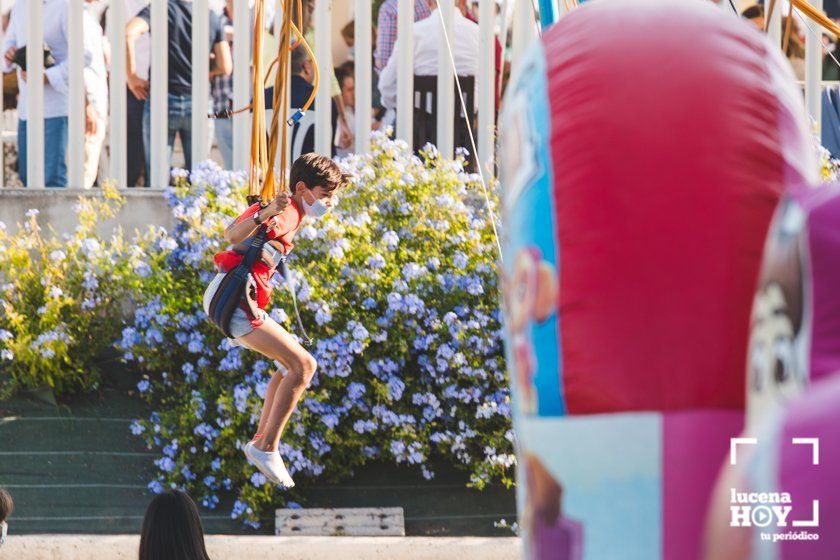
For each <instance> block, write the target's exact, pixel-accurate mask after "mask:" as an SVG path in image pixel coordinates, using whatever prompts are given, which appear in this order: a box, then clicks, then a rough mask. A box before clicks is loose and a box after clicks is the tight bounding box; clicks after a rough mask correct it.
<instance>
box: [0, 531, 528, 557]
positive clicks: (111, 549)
mask: <svg viewBox="0 0 840 560" xmlns="http://www.w3.org/2000/svg"><path fill="white" fill-rule="evenodd" d="M138 544H139V537H136V536H127V535H119V536H110V537H108V536H86V535H82V536H64V535H39V536H37V537H36V536H30V537H19V538H17V539H10V540H9V541H8V543H7V544H6V545H5V546H4V547H3V548H2V549H0V559H2V560H5V559H6V558H9V559H12V558H14V559H15V560H55V559H59V558H60V559H61V560H90V559H91V558H96V560H131V559H134V558H136V557H137V547H138ZM520 548H521V544H520V542H519V539H516V538H481V537H462V538H445V537H442V538H426V537H230V536H214V537H208V538H207V552H208V554H209V556H210V557H211V558H213V559H214V560H240V559H245V558H278V559H283V560H310V559H311V560H322V559H324V558H330V560H393V559H395V558H399V559H400V560H518V559H519V558H521V550H520Z"/></svg>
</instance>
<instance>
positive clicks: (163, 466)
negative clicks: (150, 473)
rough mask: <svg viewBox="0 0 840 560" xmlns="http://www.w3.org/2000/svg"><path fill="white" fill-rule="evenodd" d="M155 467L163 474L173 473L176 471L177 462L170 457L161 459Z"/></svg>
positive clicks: (156, 462)
mask: <svg viewBox="0 0 840 560" xmlns="http://www.w3.org/2000/svg"><path fill="white" fill-rule="evenodd" d="M155 465H157V467H158V468H159V469H160V470H162V471H163V472H167V473H168V472H172V471H173V470H174V469H175V461H173V460H172V459H170V458H169V457H161V458H160V459H158V460H157V461H155Z"/></svg>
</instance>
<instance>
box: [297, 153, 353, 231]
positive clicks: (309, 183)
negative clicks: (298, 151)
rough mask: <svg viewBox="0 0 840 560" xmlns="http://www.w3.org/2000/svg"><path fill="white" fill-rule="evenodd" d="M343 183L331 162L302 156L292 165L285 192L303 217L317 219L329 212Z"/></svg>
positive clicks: (339, 170) (311, 154)
mask: <svg viewBox="0 0 840 560" xmlns="http://www.w3.org/2000/svg"><path fill="white" fill-rule="evenodd" d="M346 182H347V176H346V175H345V174H344V173H342V172H341V169H340V168H339V167H338V164H336V163H335V162H334V161H333V160H331V159H330V158H328V157H325V156H321V155H318V154H316V153H314V152H310V153H308V154H303V155H302V156H300V157H299V158H297V159H296V160H295V162H294V163H293V164H292V169H291V171H290V172H289V190H290V191H291V192H292V199H293V200H294V201H295V203H297V205H298V208H300V209H301V210H303V211H304V213H305V214H306V215H307V216H311V217H313V218H319V217H321V216H323V215H324V214H326V213H327V212H329V210H330V208H332V206H333V203H334V200H335V198H334V197H335V194H336V192H338V191H339V190H340V189H341V188H343V187H344V185H345V184H346Z"/></svg>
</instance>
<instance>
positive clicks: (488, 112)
mask: <svg viewBox="0 0 840 560" xmlns="http://www.w3.org/2000/svg"><path fill="white" fill-rule="evenodd" d="M495 5H496V3H495V2H494V0H480V1H479V5H478V34H479V47H478V57H479V58H478V80H477V83H476V89H477V90H478V99H477V109H478V139H477V140H478V154H475V155H476V157H477V158H478V165H480V166H482V169H485V170H486V171H487V174H488V175H489V176H490V177H492V176H493V174H494V173H493V162H494V150H493V146H494V144H495V137H496V131H495V125H496V71H495V62H496V56H495V55H496V44H495V38H496V34H495V29H494V27H495V25H494V24H495V22H494V17H493V15H494V14H493V8H494V6H495Z"/></svg>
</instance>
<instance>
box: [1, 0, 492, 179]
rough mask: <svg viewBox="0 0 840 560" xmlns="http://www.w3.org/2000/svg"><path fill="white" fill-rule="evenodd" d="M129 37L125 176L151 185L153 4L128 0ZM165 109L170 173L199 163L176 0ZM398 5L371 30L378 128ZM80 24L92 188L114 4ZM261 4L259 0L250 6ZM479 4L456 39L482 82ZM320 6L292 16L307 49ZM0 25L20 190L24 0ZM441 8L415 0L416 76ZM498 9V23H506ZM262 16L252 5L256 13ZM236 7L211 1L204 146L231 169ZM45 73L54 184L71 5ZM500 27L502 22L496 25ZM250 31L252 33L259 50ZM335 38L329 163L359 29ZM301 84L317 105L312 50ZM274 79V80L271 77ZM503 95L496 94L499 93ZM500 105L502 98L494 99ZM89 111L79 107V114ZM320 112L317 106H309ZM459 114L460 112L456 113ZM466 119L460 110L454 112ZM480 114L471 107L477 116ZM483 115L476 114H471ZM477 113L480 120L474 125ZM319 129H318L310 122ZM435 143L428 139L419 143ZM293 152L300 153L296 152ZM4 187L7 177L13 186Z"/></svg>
mask: <svg viewBox="0 0 840 560" xmlns="http://www.w3.org/2000/svg"><path fill="white" fill-rule="evenodd" d="M124 1H125V21H123V22H119V25H121V26H123V25H124V32H125V39H126V99H127V111H126V134H127V138H126V142H127V150H126V153H127V161H126V166H127V171H128V173H127V179H128V185H129V186H141V185H147V184H148V183H149V181H148V179H147V178H148V177H149V152H150V127H151V99H150V78H151V72H150V68H151V46H152V38H153V36H154V33H155V30H154V28H153V25H152V22H151V13H150V2H149V0H124ZM167 3H168V13H167V16H168V17H167V26H168V29H167V32H168V35H167V37H168V38H167V43H168V44H167V51H168V69H167V96H168V98H167V102H168V130H167V149H168V154H169V163H170V165H181V166H183V167H185V168H187V169H189V168H191V167H192V164H193V161H192V155H193V146H192V135H193V133H192V112H193V107H192V103H193V99H192V93H193V86H192V65H193V63H194V60H193V56H192V20H193V13H192V12H193V3H192V2H191V1H190V0H167ZM398 3H399V2H398V0H379V1H377V2H374V18H373V21H372V22H371V28H372V29H371V31H372V38H373V45H374V49H373V53H372V60H371V61H370V64H371V66H372V70H373V71H372V72H371V75H372V79H371V83H370V84H364V87H366V88H367V87H369V88H370V94H371V95H370V96H371V99H372V104H371V105H372V106H371V114H372V115H373V119H372V122H371V127H372V128H373V129H374V130H376V129H379V128H381V127H383V126H389V125H393V123H394V122H395V117H396V115H395V111H396V75H397V71H396V69H397V67H398V61H396V60H395V59H394V57H393V54H394V52H395V47H396V45H397V16H398ZM85 4H86V7H85V13H84V18H83V34H84V50H85V53H84V65H85V70H84V88H85V106H84V114H85V150H84V151H85V162H84V185H83V186H84V187H85V188H90V187H92V186H94V185H96V184H98V183H99V182H100V181H102V180H104V179H105V178H106V176H107V172H108V165H107V160H108V152H109V149H108V135H107V128H108V110H109V109H108V102H109V97H110V92H109V80H108V78H109V69H110V67H111V62H112V60H111V57H112V55H111V47H110V44H109V41H108V36H109V34H110V33H109V30H108V28H107V26H108V25H109V24H111V18H109V17H108V13H107V12H108V9H109V8H108V5H109V4H110V2H107V1H104V0H86V3H85ZM274 4H275V3H274V2H269V3H267V4H266V5H267V9H268V12H269V13H268V14H267V17H266V23H267V26H266V30H265V31H266V36H265V39H266V40H265V41H264V52H263V53H260V54H261V56H262V57H263V61H264V67H268V66H269V64H270V62H271V60H272V59H273V58H274V57H275V56H276V54H277V46H278V45H277V37H276V33H275V29H274V22H275V18H274V14H273V13H272V11H273V10H274ZM251 5H252V6H253V0H252V2H251ZM477 5H478V2H477V0H455V8H454V13H453V18H454V19H453V30H452V35H451V37H450V39H451V41H452V49H453V56H454V60H455V66H456V68H457V71H458V74H459V75H460V76H464V77H470V76H472V77H474V76H476V75H477V73H478V54H479V39H478V23H477V22H478V19H477V13H478V6H477ZM316 7H317V6H316V0H305V1H304V2H303V13H302V14H294V17H295V20H296V21H298V18H300V20H301V21H302V22H303V28H302V32H303V35H304V37H305V38H306V39H307V41H308V42H309V44H310V45H311V46H312V47H313V49H314V48H315V41H314V37H315V33H314V28H313V24H314V10H315V9H316ZM4 8H5V10H4V15H3V20H2V25H3V29H4V31H5V34H4V40H3V45H2V53H3V58H2V61H0V67H1V69H2V71H3V72H4V74H5V76H4V90H3V91H4V109H16V110H17V121H18V122H17V136H16V138H17V171H18V174H19V177H20V181H21V183H23V185H26V184H27V173H26V169H27V166H26V161H27V153H26V135H27V130H26V120H27V107H26V84H27V79H32V77H31V76H27V73H26V55H25V51H26V30H27V27H28V22H27V17H28V15H27V2H26V0H13V1H9V0H7V1H6V3H5V4H4ZM437 10H438V4H437V1H436V0H415V2H414V20H415V24H414V29H413V34H414V41H413V42H414V47H413V51H414V52H413V60H414V73H415V74H416V75H419V76H426V75H427V76H435V75H436V74H437V71H438V54H437V49H438V45H439V44H443V42H444V39H443V37H442V34H441V32H440V30H441V25H440V21H439V18H438V16H437V15H436V11H437ZM498 11H499V10H498V4H497V14H496V15H497V20H498V18H499V15H498ZM250 13H251V15H252V18H253V7H251V9H250ZM234 17H235V14H234V9H233V0H215V1H211V10H210V13H209V21H208V24H209V51H208V53H207V58H208V62H207V63H208V65H209V78H210V79H209V83H208V93H209V96H210V97H209V99H210V108H209V115H208V121H209V128H210V135H209V136H210V138H209V143H208V146H207V149H206V152H207V154H208V156H210V155H211V154H213V156H214V157H215V158H216V159H217V160H218V161H219V163H220V164H222V165H223V166H224V167H225V168H227V169H231V168H232V167H233V126H232V116H231V115H232V113H233V112H234V111H235V110H237V109H239V108H238V107H234V102H233V65H234V61H233V56H232V52H233V43H234V41H235V40H238V38H237V37H235V36H234V35H235V33H234ZM43 27H44V47H43V49H44V74H43V76H41V77H40V78H39V79H42V80H43V83H44V130H45V134H44V144H45V154H46V155H47V157H46V158H45V169H44V175H45V182H46V185H47V186H50V187H63V186H66V185H67V165H66V159H67V158H66V153H67V142H68V134H67V133H68V111H69V107H68V96H69V75H68V44H67V35H68V33H67V30H68V0H44V6H43ZM496 28H498V25H496ZM250 29H251V26H250V24H249V37H247V38H246V40H247V41H248V42H249V44H250V43H251V40H252V37H251V36H250V33H252V32H251V31H250ZM338 31H340V33H339V32H336V33H335V37H336V41H341V42H343V43H344V44H343V45H338V46H339V47H340V48H338V49H336V48H335V47H336V45H333V47H334V48H333V51H334V52H336V51H339V52H342V53H345V54H344V56H343V57H340V59H339V60H335V61H334V62H335V67H334V68H332V69H331V70H332V71H331V72H329V73H328V74H325V73H324V70H323V69H321V76H326V78H325V79H328V80H329V81H330V93H331V98H332V103H331V105H332V107H331V112H332V118H331V121H332V125H333V130H334V132H335V135H334V139H333V149H332V155H339V156H341V155H345V154H347V153H349V152H351V151H352V150H353V147H354V145H355V137H354V134H355V132H354V131H355V115H356V96H355V92H356V83H355V65H356V64H357V63H358V61H356V60H355V57H354V51H353V47H354V44H355V22H354V21H352V20H351V21H349V22H346V23H345V24H344V25H343V26H342V27H340V28H339V30H338ZM291 66H292V74H293V77H292V81H291V84H290V97H291V105H292V107H293V108H300V107H301V106H302V105H303V104H304V102H305V101H306V99H308V97H309V95H310V93H311V92H312V88H313V79H314V69H313V62H312V61H311V60H309V59H308V58H307V56H306V55H305V54H304V51H303V49H296V50H295V51H294V53H293V56H292V61H291ZM503 70H504V65H503V62H502V48H501V44H500V43H499V42H498V41H497V44H496V71H497V74H496V77H497V80H496V83H497V84H499V83H500V80H498V77H499V73H500V72H502V71H503ZM266 83H269V84H271V83H273V78H271V77H270V78H269V79H268V81H267V82H266ZM496 90H497V93H498V87H497V88H496ZM265 95H266V101H267V105H266V106H267V107H268V108H270V107H271V101H272V96H273V91H272V88H271V87H269V88H268V89H267V90H266V92H265ZM497 104H498V95H497ZM80 109H81V108H80ZM311 109H312V110H313V111H316V110H317V109H318V108H317V107H314V106H313V107H312V108H311ZM459 110H460V109H459ZM456 112H457V111H456ZM473 112H474V110H473ZM474 116H475V115H474V114H473V115H472V117H474ZM472 117H471V118H472ZM312 122H314V121H312ZM302 134H304V139H303V142H302V150H301V151H302V152H306V151H311V150H312V149H313V148H314V130H313V129H312V128H311V127H310V128H308V129H306V130H304V131H303V132H302ZM423 140H426V141H429V140H434V139H433V138H425V139H424V138H419V139H416V141H423ZM293 155H296V154H293ZM6 183H7V184H8V183H9V181H8V179H7V181H6Z"/></svg>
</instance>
